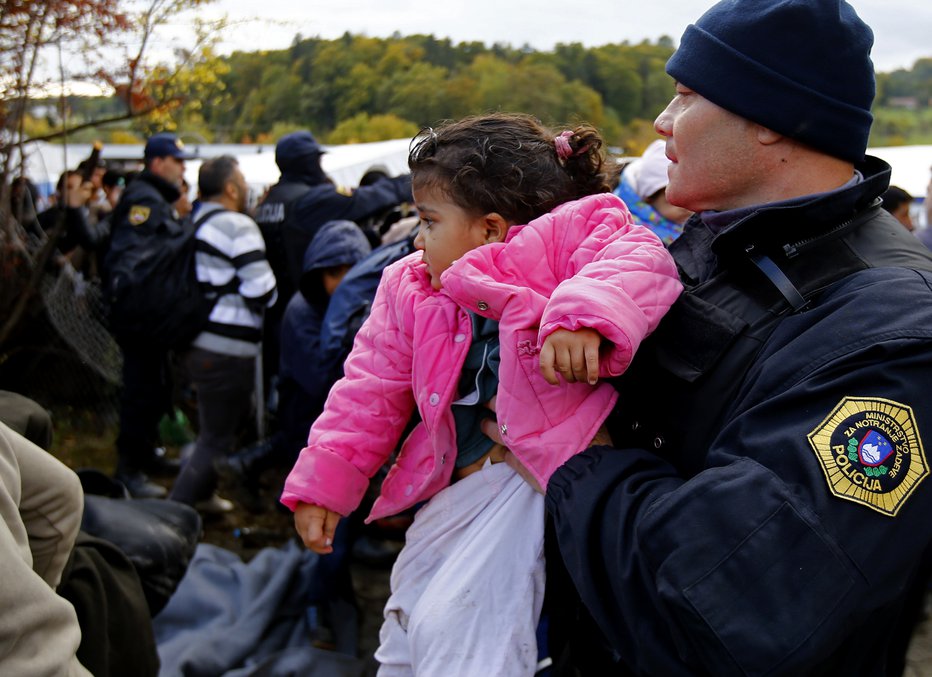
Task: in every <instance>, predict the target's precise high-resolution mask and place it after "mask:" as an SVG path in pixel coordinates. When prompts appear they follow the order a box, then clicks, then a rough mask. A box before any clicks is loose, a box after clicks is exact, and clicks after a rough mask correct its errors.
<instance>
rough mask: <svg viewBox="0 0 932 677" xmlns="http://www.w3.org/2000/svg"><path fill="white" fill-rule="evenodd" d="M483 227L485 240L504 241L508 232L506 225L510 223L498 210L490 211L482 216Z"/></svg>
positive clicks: (487, 241)
mask: <svg viewBox="0 0 932 677" xmlns="http://www.w3.org/2000/svg"><path fill="white" fill-rule="evenodd" d="M482 220H483V227H484V228H485V241H486V244H488V243H489V242H504V241H505V236H506V235H507V234H508V227H509V226H510V225H511V224H510V223H508V221H507V220H506V219H505V217H504V216H502V215H501V214H499V213H498V212H491V213H490V214H486V215H485V216H483V217H482Z"/></svg>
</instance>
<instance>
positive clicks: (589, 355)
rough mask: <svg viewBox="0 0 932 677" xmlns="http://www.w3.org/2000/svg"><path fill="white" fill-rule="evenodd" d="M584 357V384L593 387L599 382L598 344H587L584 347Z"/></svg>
mask: <svg viewBox="0 0 932 677" xmlns="http://www.w3.org/2000/svg"><path fill="white" fill-rule="evenodd" d="M585 357H586V382H587V383H588V384H589V385H591V386H594V385H595V384H596V383H597V382H598V380H599V344H598V343H594V344H587V345H586V347H585Z"/></svg>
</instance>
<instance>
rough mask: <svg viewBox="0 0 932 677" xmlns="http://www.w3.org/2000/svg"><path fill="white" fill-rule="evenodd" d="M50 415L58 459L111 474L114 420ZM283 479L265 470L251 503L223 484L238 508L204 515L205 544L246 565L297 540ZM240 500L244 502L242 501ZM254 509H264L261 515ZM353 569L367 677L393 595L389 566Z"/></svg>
mask: <svg viewBox="0 0 932 677" xmlns="http://www.w3.org/2000/svg"><path fill="white" fill-rule="evenodd" d="M52 415H53V422H54V423H55V438H54V441H53V452H54V453H55V455H56V456H57V457H58V458H59V459H61V460H62V461H63V462H64V463H65V464H67V465H68V466H69V467H71V468H74V469H75V470H77V469H80V468H96V469H98V470H101V471H102V472H105V473H107V474H110V473H112V472H113V467H114V462H115V460H116V457H115V451H114V440H115V436H116V426H115V425H114V424H113V423H112V422H108V421H100V420H98V419H97V418H96V417H94V416H93V415H88V414H86V413H84V412H81V411H79V410H57V411H55V410H53V412H52ZM167 452H168V454H169V455H170V456H173V457H178V455H179V454H180V453H181V447H180V446H179V445H168V446H167ZM283 478H284V471H275V470H270V471H267V472H265V473H264V474H263V475H262V478H261V482H260V485H259V494H258V496H259V500H258V501H255V500H253V501H249V502H248V503H247V501H246V500H245V499H246V498H247V496H245V495H243V494H246V493H248V492H243V491H242V490H238V488H237V487H233V486H228V485H224V484H221V486H220V488H219V490H218V493H220V495H222V496H224V497H226V498H229V499H231V500H233V502H234V506H235V508H234V510H233V511H232V512H229V513H226V514H224V515H222V516H203V517H204V529H203V533H202V536H201V540H202V542H204V543H210V544H212V545H216V546H219V547H222V548H225V549H227V550H230V551H232V552H235V553H237V554H239V555H240V557H242V558H243V560H244V561H248V560H249V559H251V558H252V557H253V556H254V555H255V554H256V553H257V552H258V551H259V549H260V548H262V547H267V546H268V547H279V546H281V545H283V544H284V543H285V542H286V541H287V540H288V539H292V538H296V535H295V533H294V527H293V521H292V517H291V513H290V512H288V511H287V509H285V508H282V507H280V506H278V501H277V497H278V492H279V491H280V488H281V483H282V481H283ZM152 479H153V480H154V481H156V482H158V483H160V484H162V485H163V486H165V487H166V488H170V487H171V482H172V480H171V479H170V478H152ZM237 498H242V499H243V500H242V502H240V501H238V500H237ZM244 504H245V505H244ZM250 504H251V507H253V510H249V509H247V507H246V505H250ZM256 507H263V508H264V509H263V510H262V511H261V512H258V511H256ZM244 533H245V534H246V536H245V537H244V536H243V534H244ZM396 536H400V535H399V534H396ZM385 545H386V546H387V547H388V549H389V550H397V549H400V547H401V543H400V542H399V541H398V540H397V539H396V540H389V541H387V542H386V544H385ZM351 571H352V577H353V587H354V590H355V592H356V599H357V603H358V605H359V611H360V635H359V657H360V658H363V659H366V660H368V661H369V670H368V671H367V673H366V674H373V675H374V674H375V667H376V666H375V663H374V660H373V659H372V655H373V654H374V652H375V649H376V647H377V646H378V633H379V627H380V626H381V622H382V608H383V606H384V604H385V601H386V600H387V599H388V594H389V575H390V563H388V564H382V565H380V566H374V565H371V564H367V563H365V562H363V561H358V560H356V561H354V562H353V563H352V565H351Z"/></svg>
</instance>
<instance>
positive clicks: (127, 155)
mask: <svg viewBox="0 0 932 677" xmlns="http://www.w3.org/2000/svg"><path fill="white" fill-rule="evenodd" d="M409 143H410V139H394V140H391V141H377V142H375V143H359V144H351V145H343V146H326V147H325V148H326V150H327V153H326V154H325V155H324V156H323V159H322V161H321V164H322V166H323V168H324V171H325V172H327V174H328V175H329V176H330V177H331V178H332V179H333V180H334V181H335V182H336V183H337V184H339V185H342V186H349V187H353V186H356V185H358V184H359V179H360V178H361V177H362V175H363V174H364V173H365V172H366V171H368V170H370V169H381V170H383V171H385V172H386V173H387V174H389V175H390V176H396V175H398V174H402V173H404V172H406V171H408V167H407V156H408V144H409ZM27 149H28V150H27V163H26V175H27V176H28V177H29V178H30V179H32V180H33V182H35V183H36V185H37V186H38V187H39V189H40V191H41V192H42V194H43V195H48V194H49V193H50V192H51V191H53V190H54V187H55V182H56V181H57V179H58V175H59V174H61V172H62V170H63V169H64V168H65V167H66V166H67V167H76V166H77V164H78V163H79V162H80V161H81V160H83V159H84V158H86V157H87V156H88V155H89V154H90V151H91V147H90V145H89V144H70V145H67V146H60V145H52V144H48V143H35V144H28V145H27ZM188 150H190V151H191V152H192V153H196V154H197V155H198V156H199V157H201V158H209V157H215V156H217V155H224V154H229V155H234V156H236V158H237V159H238V160H239V163H240V167H241V168H242V170H243V174H244V175H245V176H246V181H247V182H248V183H249V185H250V187H251V188H252V191H253V193H254V197H258V196H260V195H262V193H263V192H264V191H265V189H266V188H267V187H269V186H271V185H272V184H274V183H275V182H276V181H278V176H279V171H278V167H277V166H276V164H275V146H274V145H272V144H264V145H245V144H199V145H189V146H188ZM142 151H143V146H142V145H141V144H137V145H112V144H111V145H105V146H104V149H103V151H102V153H101V155H102V157H103V158H104V159H105V160H106V159H113V160H122V161H132V160H138V161H140V162H141V160H142ZM867 152H868V153H869V154H870V155H876V156H877V157H879V158H881V159H883V160H885V161H887V162H888V163H890V165H891V166H892V167H893V175H892V178H891V183H892V184H893V185H895V186H899V187H900V188H902V189H904V190H905V191H906V192H908V193H909V194H910V195H912V196H913V197H915V198H917V200H918V201H921V200H923V199H924V197H925V194H926V186H927V185H928V184H929V176H930V173H929V171H930V165H932V146H895V147H887V148H870V149H868V151H867ZM200 165H201V160H190V161H188V163H187V169H186V178H187V180H188V184H189V185H190V186H192V191H193V190H195V188H196V186H197V170H198V168H199V167H200Z"/></svg>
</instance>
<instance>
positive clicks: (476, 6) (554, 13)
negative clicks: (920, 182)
mask: <svg viewBox="0 0 932 677" xmlns="http://www.w3.org/2000/svg"><path fill="white" fill-rule="evenodd" d="M850 2H851V4H852V5H853V6H854V8H855V9H856V10H857V12H858V14H859V15H860V16H861V18H862V19H864V20H865V21H866V22H867V23H868V24H869V25H870V26H871V28H873V29H874V50H873V59H874V65H875V67H876V69H877V70H879V71H890V70H894V69H896V68H909V67H911V66H912V65H913V62H915V60H916V59H918V58H920V57H925V56H932V1H930V0H850ZM712 4H713V2H712V1H711V0H662V1H660V2H653V1H651V0H595V1H594V0H561V1H557V0H533V1H531V0H512V1H509V0H468V1H467V0H435V1H434V2H427V1H425V0H328V1H322V0H304V1H303V2H302V1H298V2H296V1H295V0H262V1H261V2H256V1H255V0H214V2H213V3H212V4H209V5H206V6H204V7H203V8H202V9H201V10H200V12H201V13H202V14H204V15H215V14H220V13H226V14H227V16H228V17H229V18H230V19H231V20H233V21H235V22H237V26H236V27H234V28H232V29H231V30H229V31H228V32H227V33H226V34H225V35H224V40H223V43H222V44H221V46H220V48H221V51H222V52H230V51H232V50H234V49H240V50H245V51H254V50H260V49H281V48H283V47H287V46H288V45H289V44H290V43H291V41H292V39H293V38H294V36H295V34H296V33H300V34H301V35H303V36H304V37H314V36H320V37H323V38H336V37H339V36H340V35H342V34H343V33H344V32H345V31H349V32H351V33H361V34H365V35H368V36H371V37H387V36H389V35H391V34H392V33H394V32H396V31H397V32H399V33H401V34H402V35H409V34H412V33H432V34H434V35H435V36H437V37H449V38H451V39H452V40H453V41H454V42H461V41H471V40H478V41H481V42H484V43H486V44H492V43H494V42H505V43H510V44H512V45H513V46H516V47H517V46H521V45H523V44H525V43H527V44H529V45H531V46H532V47H535V48H537V49H540V50H549V49H551V48H552V47H553V46H554V45H555V44H556V43H558V42H581V43H583V44H584V45H586V46H590V47H591V46H596V45H603V44H607V43H611V42H622V41H624V40H628V41H630V42H640V41H641V40H643V39H649V40H656V39H657V38H659V37H660V36H662V35H669V36H670V37H672V38H673V39H674V41H675V42H677V43H678V42H679V37H680V35H681V34H682V32H683V29H684V28H685V27H686V25H687V24H688V23H690V22H692V21H694V20H695V19H697V18H698V17H699V16H700V15H701V14H702V13H703V12H704V11H705V10H706V9H707V8H708V7H710V6H711V5H712ZM259 13H261V15H262V17H261V18H257V14H259Z"/></svg>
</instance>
